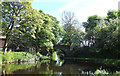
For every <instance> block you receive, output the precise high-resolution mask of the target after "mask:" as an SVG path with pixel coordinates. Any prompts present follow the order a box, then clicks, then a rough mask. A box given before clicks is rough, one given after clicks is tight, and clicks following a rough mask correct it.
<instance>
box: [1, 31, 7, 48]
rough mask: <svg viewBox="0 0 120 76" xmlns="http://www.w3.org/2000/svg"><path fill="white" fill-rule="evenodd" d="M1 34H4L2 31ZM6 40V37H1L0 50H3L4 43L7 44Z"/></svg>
mask: <svg viewBox="0 0 120 76" xmlns="http://www.w3.org/2000/svg"><path fill="white" fill-rule="evenodd" d="M0 33H2V32H1V31H0ZM5 39H6V37H5V36H2V35H0V50H2V49H3V46H4V43H5Z"/></svg>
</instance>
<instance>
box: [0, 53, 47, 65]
mask: <svg viewBox="0 0 120 76" xmlns="http://www.w3.org/2000/svg"><path fill="white" fill-rule="evenodd" d="M0 56H1V58H0V59H1V61H2V62H3V63H9V62H14V61H28V60H30V59H32V58H34V59H37V60H39V58H41V59H49V57H47V56H43V55H41V54H40V53H37V54H36V53H29V52H6V53H5V54H4V55H3V52H2V51H0Z"/></svg>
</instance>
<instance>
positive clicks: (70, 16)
mask: <svg viewBox="0 0 120 76" xmlns="http://www.w3.org/2000/svg"><path fill="white" fill-rule="evenodd" d="M62 23H63V29H64V30H65V32H66V34H65V36H64V38H63V41H62V42H65V43H67V44H68V45H70V46H71V44H72V41H71V38H72V35H73V32H74V31H75V27H74V25H76V24H78V21H77V19H76V18H75V15H74V13H71V12H63V17H62ZM64 40H65V41H64Z"/></svg>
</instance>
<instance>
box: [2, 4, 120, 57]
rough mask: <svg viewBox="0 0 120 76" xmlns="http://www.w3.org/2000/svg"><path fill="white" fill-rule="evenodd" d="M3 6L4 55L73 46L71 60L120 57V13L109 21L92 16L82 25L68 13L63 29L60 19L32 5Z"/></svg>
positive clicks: (112, 12) (107, 18)
mask: <svg viewBox="0 0 120 76" xmlns="http://www.w3.org/2000/svg"><path fill="white" fill-rule="evenodd" d="M1 6H2V10H1V13H2V20H1V22H2V35H4V36H6V40H5V44H4V47H3V51H4V53H5V52H6V50H9V49H12V51H18V50H22V51H26V50H28V48H29V50H31V51H35V52H40V51H45V50H46V51H47V52H48V53H49V51H50V49H53V46H54V45H58V44H59V45H70V51H71V54H70V56H71V57H103V58H120V57H119V54H120V51H119V49H120V48H119V45H120V43H119V42H120V34H119V32H120V17H119V16H120V11H116V10H109V11H108V13H107V16H106V17H105V18H103V17H100V16H98V15H93V16H89V17H88V19H87V21H86V22H83V23H82V24H80V22H79V21H78V20H77V19H76V17H75V15H74V13H72V12H66V11H65V12H63V17H62V26H60V25H59V24H60V23H59V21H58V20H57V18H55V17H53V16H52V15H49V14H45V13H44V12H43V11H42V10H39V11H38V10H36V9H34V8H33V7H32V4H31V2H2V3H1ZM81 27H84V28H85V31H83V30H81Z"/></svg>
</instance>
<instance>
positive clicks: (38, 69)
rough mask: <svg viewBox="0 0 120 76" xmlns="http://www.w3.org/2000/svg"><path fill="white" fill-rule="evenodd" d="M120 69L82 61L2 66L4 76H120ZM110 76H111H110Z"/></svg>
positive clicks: (47, 61) (46, 61) (39, 62)
mask: <svg viewBox="0 0 120 76" xmlns="http://www.w3.org/2000/svg"><path fill="white" fill-rule="evenodd" d="M119 71H120V68H119V67H116V66H113V65H109V66H107V65H104V64H100V63H99V64H98V63H95V62H94V63H92V62H84V61H80V60H72V59H71V60H62V61H56V62H55V61H49V60H45V61H37V62H31V63H20V64H6V65H2V73H3V74H40V75H44V76H53V75H55V76H64V75H68V74H69V75H72V76H80V75H91V76H94V74H103V75H104V74H112V75H114V74H115V75H116V74H117V76H119V75H120V72H119ZM108 76H110V75H108Z"/></svg>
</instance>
